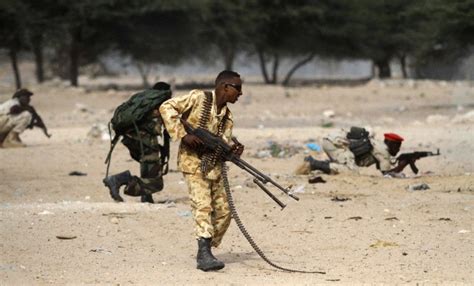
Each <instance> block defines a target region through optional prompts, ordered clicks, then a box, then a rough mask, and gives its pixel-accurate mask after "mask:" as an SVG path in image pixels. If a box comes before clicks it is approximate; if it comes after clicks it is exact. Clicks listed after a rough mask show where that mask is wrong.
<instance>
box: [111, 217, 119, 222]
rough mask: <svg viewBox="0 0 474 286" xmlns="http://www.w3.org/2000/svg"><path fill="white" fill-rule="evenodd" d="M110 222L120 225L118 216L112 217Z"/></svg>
mask: <svg viewBox="0 0 474 286" xmlns="http://www.w3.org/2000/svg"><path fill="white" fill-rule="evenodd" d="M109 221H110V223H113V224H118V223H119V219H118V217H116V216H113V217H110V218H109Z"/></svg>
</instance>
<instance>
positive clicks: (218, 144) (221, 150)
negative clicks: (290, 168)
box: [181, 119, 299, 209]
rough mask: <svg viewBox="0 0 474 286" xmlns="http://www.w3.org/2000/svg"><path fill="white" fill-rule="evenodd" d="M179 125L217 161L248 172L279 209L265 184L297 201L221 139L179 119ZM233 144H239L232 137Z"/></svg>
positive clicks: (278, 202) (276, 199) (288, 191)
mask: <svg viewBox="0 0 474 286" xmlns="http://www.w3.org/2000/svg"><path fill="white" fill-rule="evenodd" d="M181 123H182V124H183V125H184V129H185V130H186V132H187V133H188V134H192V135H195V136H197V137H198V138H199V139H200V140H201V141H202V143H203V147H204V148H205V149H206V150H207V151H208V152H216V154H217V156H218V159H219V160H223V161H230V162H232V163H234V164H235V165H237V166H238V167H239V168H241V169H243V170H244V171H246V172H248V173H249V174H250V175H252V176H253V177H254V180H253V182H254V183H255V184H256V185H257V186H259V187H260V188H261V189H262V190H263V191H264V192H265V193H266V194H267V195H268V196H269V197H270V198H272V199H273V200H274V201H275V202H276V203H277V204H278V205H279V206H280V207H281V209H284V208H285V207H286V205H285V204H284V203H283V202H281V201H280V200H279V199H278V198H277V197H275V195H273V194H272V193H271V192H270V191H269V190H268V189H267V188H266V187H265V184H266V183H270V184H272V185H274V186H275V187H277V188H278V189H279V190H280V191H282V192H284V193H285V194H287V195H288V196H290V197H291V198H293V199H294V200H297V201H298V200H299V198H298V197H296V196H295V195H293V194H292V193H291V192H290V188H289V187H288V188H284V187H282V186H281V185H280V184H278V183H277V182H275V181H274V180H272V179H271V178H270V177H268V176H267V175H265V174H263V173H262V172H260V171H259V170H257V169H256V168H255V167H253V166H252V165H250V164H249V163H247V162H245V161H244V160H242V159H241V158H240V157H239V156H237V155H236V154H234V152H233V149H232V147H231V146H229V144H227V143H226V142H225V141H224V140H223V139H222V138H220V137H218V136H216V135H214V134H212V133H211V132H209V131H208V130H206V129H203V128H199V127H198V128H193V127H192V126H191V125H190V124H189V123H188V122H186V121H185V120H183V119H181ZM232 140H233V141H234V143H236V144H240V143H239V142H238V141H237V139H236V138H235V137H234V138H232Z"/></svg>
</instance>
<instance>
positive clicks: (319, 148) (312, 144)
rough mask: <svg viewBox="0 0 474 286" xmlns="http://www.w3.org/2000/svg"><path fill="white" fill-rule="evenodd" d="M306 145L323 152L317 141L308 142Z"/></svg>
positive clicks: (312, 149)
mask: <svg viewBox="0 0 474 286" xmlns="http://www.w3.org/2000/svg"><path fill="white" fill-rule="evenodd" d="M306 147H308V148H309V149H310V150H311V151H316V152H321V146H319V145H318V144H316V143H307V144H306Z"/></svg>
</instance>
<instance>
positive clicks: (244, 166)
mask: <svg viewBox="0 0 474 286" xmlns="http://www.w3.org/2000/svg"><path fill="white" fill-rule="evenodd" d="M231 162H232V163H234V164H235V165H237V166H239V167H240V168H242V169H244V170H245V171H247V172H248V173H250V174H251V175H252V176H254V177H255V178H257V179H258V180H259V181H260V182H262V183H263V184H266V183H270V184H272V185H274V186H275V187H277V188H278V189H280V191H282V192H284V193H285V194H287V195H288V196H290V197H291V198H292V199H294V200H296V201H299V200H300V199H299V198H298V197H297V196H295V195H294V194H292V193H290V190H288V189H287V188H283V187H282V186H281V185H280V184H278V183H277V182H275V181H274V180H272V179H271V178H270V177H268V176H267V175H265V174H263V173H262V172H260V171H259V170H257V169H256V168H255V167H253V166H252V165H250V164H249V163H247V162H246V161H245V160H243V159H241V158H237V157H235V156H234V157H233V158H232V160H231Z"/></svg>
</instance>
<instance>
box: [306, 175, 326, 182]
mask: <svg viewBox="0 0 474 286" xmlns="http://www.w3.org/2000/svg"><path fill="white" fill-rule="evenodd" d="M308 183H310V184H317V183H322V184H324V183H326V181H325V180H324V179H323V178H322V177H321V176H316V177H312V178H309V179H308Z"/></svg>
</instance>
